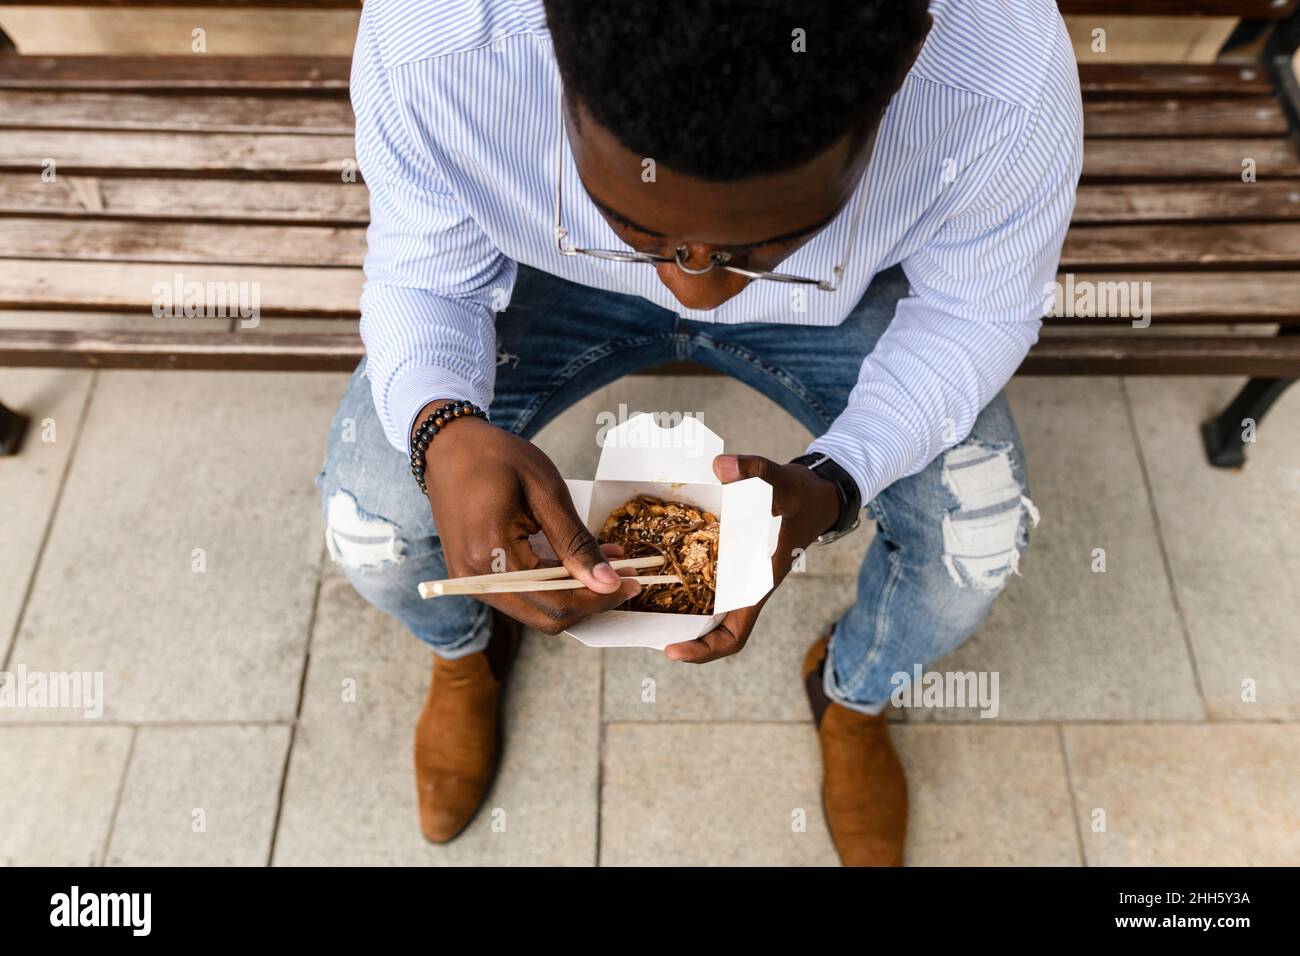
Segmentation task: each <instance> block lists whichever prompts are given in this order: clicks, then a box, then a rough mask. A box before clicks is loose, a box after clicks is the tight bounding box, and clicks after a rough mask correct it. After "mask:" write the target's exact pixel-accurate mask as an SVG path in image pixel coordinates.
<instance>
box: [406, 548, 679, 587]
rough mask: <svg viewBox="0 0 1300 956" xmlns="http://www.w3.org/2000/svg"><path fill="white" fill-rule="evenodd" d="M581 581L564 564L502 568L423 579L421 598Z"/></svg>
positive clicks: (653, 560)
mask: <svg viewBox="0 0 1300 956" xmlns="http://www.w3.org/2000/svg"><path fill="white" fill-rule="evenodd" d="M663 563H664V557H663V555H659V554H656V555H651V556H650V557H646V558H618V559H615V560H613V561H610V562H609V565H610V567H612V568H613V569H614V570H615V571H617V570H619V569H621V568H635V569H636V570H638V571H639V570H642V569H643V568H657V567H659V566H660V565H661V564H663ZM629 580H632V581H636V582H638V583H640V584H642V585H646V584H681V583H682V579H681V578H679V577H678V576H677V575H675V574H638V575H636V576H635V577H631V578H629ZM585 586H586V585H584V584H583V583H582V582H581V581H578V580H575V579H573V578H571V577H569V572H568V570H567V569H566V568H565V567H564V566H563V565H561V566H559V567H554V568H534V569H533V570H531V571H502V572H500V573H498V574H476V575H472V576H470V577H464V578H447V579H446V580H444V581H421V582H420V597H422V598H432V597H444V596H447V595H451V594H519V593H522V592H524V591H567V590H571V589H574V588H581V587H585Z"/></svg>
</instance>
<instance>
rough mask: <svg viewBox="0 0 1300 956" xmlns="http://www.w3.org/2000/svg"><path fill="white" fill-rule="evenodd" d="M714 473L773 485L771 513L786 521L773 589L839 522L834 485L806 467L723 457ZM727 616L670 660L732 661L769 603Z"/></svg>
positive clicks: (727, 479) (668, 650) (676, 648)
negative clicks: (798, 558)
mask: <svg viewBox="0 0 1300 956" xmlns="http://www.w3.org/2000/svg"><path fill="white" fill-rule="evenodd" d="M713 473H714V474H715V475H717V476H718V480H719V481H721V482H722V483H723V484H724V485H725V484H730V483H731V482H733V481H740V480H741V479H744V478H762V479H763V480H764V481H766V482H767V483H768V484H769V485H771V486H772V514H774V515H780V516H781V536H780V540H779V541H778V543H777V546H776V552H775V553H774V554H773V555H772V579H773V590H775V589H776V586H777V585H779V584H780V583H781V582H782V581H783V580H785V576H786V575H787V574H789V573H790V567H791V565H792V564H794V553H795V551H796V550H797V549H802V548H807V547H808V545H810V544H812V542H813V541H815V540H817V538H818V537H819V536H820V535H821V534H823V533H824V532H825V531H826V530H827V529H829V528H831V527H832V526H833V525H834V524H835V523H836V522H837V521H838V519H839V513H840V500H839V495H838V494H837V493H836V491H835V485H834V483H832V482H831V481H829V480H827V479H825V478H823V477H822V476H821V475H819V474H817V473H816V472H814V471H812V470H810V469H809V468H807V467H805V466H804V465H778V464H777V463H776V462H774V461H769V460H768V459H766V458H760V457H758V456H757V455H719V456H718V457H716V458H714V459H713ZM771 595H772V592H771V591H769V592H768V593H767V595H766V596H764V598H763V600H761V601H759V602H758V603H757V604H755V605H753V606H752V607H744V608H739V609H738V610H735V611H728V612H727V616H726V617H724V618H723V619H722V622H721V623H720V624H719V625H718V626H717V627H715V628H714V629H713V630H711V631H709V632H708V633H707V634H705V635H704V636H703V637H697V638H696V639H695V640H693V641H683V642H681V643H679V644H669V645H668V646H667V647H665V648H664V655H665V656H667V657H668V659H669V660H674V661H687V662H689V663H692V664H705V663H708V662H709V661H716V660H717V659H718V658H720V657H730V656H731V655H732V654H735V653H736V652H737V651H739V650H740V649H741V648H742V647H744V646H745V642H746V641H748V640H749V634H750V631H752V630H753V629H754V623H755V622H756V621H757V620H758V613H759V611H761V610H762V609H763V605H764V604H766V603H767V599H768V597H771Z"/></svg>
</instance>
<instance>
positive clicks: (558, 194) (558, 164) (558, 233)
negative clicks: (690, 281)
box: [555, 93, 867, 292]
mask: <svg viewBox="0 0 1300 956" xmlns="http://www.w3.org/2000/svg"><path fill="white" fill-rule="evenodd" d="M559 115H560V128H559V135H558V136H557V137H556V141H555V247H556V248H557V249H558V250H559V251H560V253H561V254H562V255H566V256H591V257H592V258H593V259H603V260H605V261H607V262H639V263H644V264H647V265H658V264H660V263H663V262H671V263H674V264H675V265H676V266H677V268H678V269H680V270H681V271H682V272H684V273H686V274H687V275H692V276H700V275H707V274H708V273H710V272H712V271H713V270H714V269H721V270H723V271H724V272H734V273H736V275H742V276H744V277H745V278H747V279H760V280H761V279H766V280H768V281H770V282H792V283H797V284H799V285H812V286H816V287H817V288H818V289H821V290H822V291H823V292H834V291H835V290H836V289H837V288H839V284H840V280H841V279H843V278H844V270H845V268H847V267H848V264H849V259H850V258H851V257H852V255H853V245H854V243H855V242H856V241H857V238H858V225H859V224H860V222H861V220H862V211H863V208H864V207H865V205H866V203H865V201H864V200H865V197H866V194H867V191H866V190H865V189H860V190H859V193H860V194H859V196H858V199H857V202H856V203H855V204H854V210H853V221H852V223H851V224H850V226H849V239H848V245H847V246H846V248H845V250H844V258H842V259H841V260H840V262H839V265H837V266H835V268H834V269H833V270H832V276H833V278H832V279H831V280H830V281H829V282H828V281H826V280H825V279H806V278H804V277H803V276H796V275H790V274H789V273H786V272H761V271H757V270H754V269H742V268H741V267H740V266H733V265H731V264H730V263H731V257H732V255H731V253H730V252H726V251H723V250H719V251H716V252H711V253H709V263H708V265H706V266H704V267H703V268H699V269H696V268H692V267H691V266H689V265H688V264H687V261H686V251H687V250H686V246H685V245H681V246H678V247H677V248H676V250H674V252H673V254H672V255H671V256H661V255H657V254H655V253H652V252H637V251H636V250H627V249H584V248H581V247H579V246H575V245H572V244H571V243H566V242H565V239H566V238H567V237H568V235H569V230H567V229H565V228H564V225H563V224H562V220H561V207H562V203H563V197H562V193H563V184H564V95H563V93H561V94H560V114H559Z"/></svg>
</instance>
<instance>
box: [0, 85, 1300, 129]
mask: <svg viewBox="0 0 1300 956" xmlns="http://www.w3.org/2000/svg"><path fill="white" fill-rule="evenodd" d="M353 126H354V120H353V115H352V106H351V103H350V102H349V101H348V99H347V96H346V94H345V93H343V92H342V91H340V92H339V93H338V94H337V95H334V96H319V95H314V96H307V95H297V96H295V95H277V96H257V95H253V94H229V93H223V94H177V93H176V91H168V92H165V93H140V92H129V91H128V92H100V91H83V90H67V91H62V92H51V91H49V90H14V89H10V90H6V89H0V127H5V128H32V129H87V130H90V129H97V130H108V129H124V130H149V131H154V132H207V133H242V132H253V133H292V132H312V133H335V134H341V135H347V134H350V133H351V132H352V130H353ZM1286 130H1287V123H1286V116H1285V115H1284V114H1283V113H1282V109H1281V107H1280V106H1279V104H1278V102H1277V101H1276V100H1275V99H1273V98H1271V97H1242V98H1236V99H1204V98H1185V99H1183V98H1173V97H1167V98H1164V99H1123V100H1091V101H1089V102H1088V103H1086V104H1085V107H1084V131H1085V134H1086V135H1088V136H1143V137H1146V136H1151V137H1159V136H1220V137H1222V136H1262V135H1282V134H1284V133H1285V132H1286Z"/></svg>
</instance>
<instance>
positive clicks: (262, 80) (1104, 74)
mask: <svg viewBox="0 0 1300 956" xmlns="http://www.w3.org/2000/svg"><path fill="white" fill-rule="evenodd" d="M350 69H351V60H350V58H349V57H276V56H256V57H249V56H218V55H214V54H204V55H203V56H145V57H140V56H75V55H74V56H7V57H6V56H0V89H9V90H24V89H25V90H45V91H54V90H104V91H123V90H134V91H137V92H144V91H158V92H163V93H174V92H177V91H203V92H209V93H221V92H254V91H255V92H285V91H300V92H301V91H311V92H320V93H338V92H343V91H346V90H347V88H348V77H349V71H350ZM1079 82H1080V85H1081V87H1082V89H1083V95H1084V98H1085V99H1087V98H1091V97H1109V96H1125V97H1153V96H1164V97H1167V96H1209V97H1214V98H1224V97H1235V96H1247V97H1252V96H1253V97H1258V96H1270V95H1272V92H1273V86H1272V83H1271V82H1270V80H1269V78H1268V76H1267V75H1266V74H1265V72H1264V71H1263V70H1261V69H1259V68H1258V67H1254V66H1249V65H1234V64H1223V63H1213V64H1182V63H1176V64H1146V63H1114V64H1111V63H1105V64H1098V63H1082V64H1080V66H1079Z"/></svg>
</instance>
